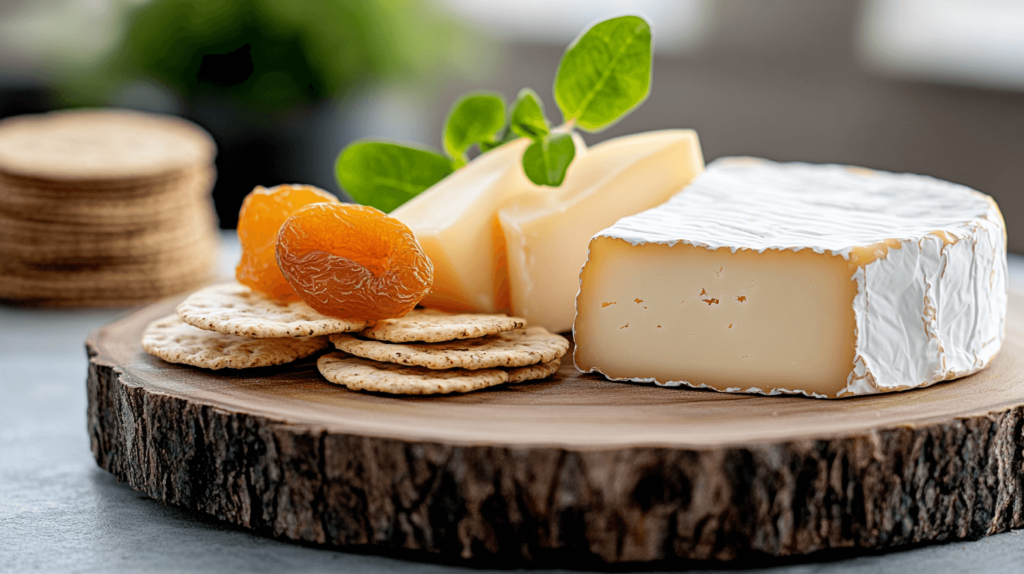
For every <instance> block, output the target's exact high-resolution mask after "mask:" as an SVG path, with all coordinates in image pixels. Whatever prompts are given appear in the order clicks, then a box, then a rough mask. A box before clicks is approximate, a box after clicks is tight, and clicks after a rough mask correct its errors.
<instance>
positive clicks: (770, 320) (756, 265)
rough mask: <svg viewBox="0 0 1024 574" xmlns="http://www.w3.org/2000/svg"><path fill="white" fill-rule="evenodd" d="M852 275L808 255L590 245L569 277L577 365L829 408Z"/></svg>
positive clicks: (848, 345)
mask: <svg viewBox="0 0 1024 574" xmlns="http://www.w3.org/2000/svg"><path fill="white" fill-rule="evenodd" d="M863 255H865V256H867V257H866V258H868V259H872V258H873V257H872V256H873V255H875V254H874V253H872V254H871V255H868V253H864V254H863ZM859 263H863V261H860V262H859ZM852 265H854V264H853V263H851V261H848V260H846V259H843V258H842V257H839V256H835V255H830V254H818V253H815V252H813V251H811V250H809V249H805V250H801V251H798V252H793V251H779V250H766V251H765V252H763V253H757V252H754V251H750V250H739V251H737V252H735V253H732V252H731V251H730V250H729V249H728V248H720V249H717V250H709V249H706V248H704V247H695V246H693V245H689V244H685V243H677V244H675V245H672V246H670V245H665V244H651V243H648V244H641V245H632V244H630V243H629V242H626V241H623V240H621V239H615V238H608V237H596V238H594V239H593V240H592V241H591V244H590V256H589V260H588V263H587V265H586V266H585V267H584V268H583V271H582V273H581V277H580V282H581V289H580V294H579V296H578V299H577V310H578V314H577V317H576V322H575V326H574V333H575V337H576V344H577V346H576V351H575V362H576V365H577V367H578V368H580V369H581V370H583V371H591V370H596V371H599V372H601V373H603V374H604V375H606V376H607V377H610V378H613V379H631V380H653V381H656V382H659V383H662V384H672V383H681V382H683V381H685V382H686V383H689V384H691V385H694V386H699V385H706V386H708V387H711V388H713V389H716V390H726V389H730V390H742V391H745V390H748V389H752V388H756V389H759V390H760V391H762V392H771V391H773V390H779V391H797V390H799V391H804V392H807V393H814V394H819V395H826V396H830V397H835V396H837V395H838V394H839V393H840V392H841V391H842V390H843V389H844V388H845V387H846V385H847V378H848V376H849V375H850V372H851V371H852V369H853V361H854V346H855V343H856V328H855V322H854V311H853V299H854V297H855V296H856V294H857V284H856V282H855V281H854V280H853V278H852V270H851V266H852Z"/></svg>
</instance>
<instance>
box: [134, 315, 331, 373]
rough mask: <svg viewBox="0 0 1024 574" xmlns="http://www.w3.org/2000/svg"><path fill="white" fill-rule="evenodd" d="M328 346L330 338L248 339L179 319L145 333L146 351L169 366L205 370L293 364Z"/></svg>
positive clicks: (152, 325)
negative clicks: (200, 327) (177, 365)
mask: <svg viewBox="0 0 1024 574" xmlns="http://www.w3.org/2000/svg"><path fill="white" fill-rule="evenodd" d="M327 346H328V343H327V339H326V337H308V338H293V337H289V338H285V339H247V338H245V337H236V336H234V335H225V334H223V333H215V332H213V331H203V330H202V329H196V328H195V327H192V326H190V325H186V324H185V323H184V322H182V320H181V319H179V318H178V316H177V315H168V316H166V317H164V318H162V319H157V320H156V321H153V322H152V323H150V324H149V326H148V327H146V330H145V331H143V333H142V348H143V349H145V350H146V352H147V353H149V354H150V355H153V356H156V357H160V358H161V359H163V360H165V361H167V362H169V363H182V364H185V365H192V366H193V367H202V368H204V369H249V368H253V367H269V366H272V365H283V364H285V363H291V362H292V361H297V360H299V359H302V358H304V357H308V356H310V355H312V354H313V353H315V352H317V351H319V350H321V349H324V348H326V347H327Z"/></svg>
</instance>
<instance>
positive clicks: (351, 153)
mask: <svg viewBox="0 0 1024 574" xmlns="http://www.w3.org/2000/svg"><path fill="white" fill-rule="evenodd" d="M334 169H335V175H337V177H338V183H339V184H341V187H343V188H344V189H345V191H347V192H348V194H349V195H351V196H352V199H354V200H356V201H357V202H358V203H361V204H363V205H369V206H372V207H376V208H377V209H379V210H381V211H383V212H384V213H388V212H390V211H392V210H393V209H395V208H396V207H398V206H399V205H402V204H403V203H405V202H406V201H409V200H410V199H412V198H414V197H416V196H417V195H418V194H419V193H420V192H421V191H423V190H424V189H427V188H428V187H430V186H432V185H434V184H435V183H437V182H439V181H441V180H442V179H444V178H445V177H447V176H448V174H450V173H451V172H452V164H451V161H449V160H448V158H446V157H444V156H443V155H441V154H439V153H436V152H433V151H430V150H425V149H419V148H413V147H406V146H403V145H398V144H393V143H386V142H357V143H354V144H351V145H349V146H348V147H346V148H345V149H344V151H342V152H341V154H340V155H338V161H337V163H336V164H335V166H334Z"/></svg>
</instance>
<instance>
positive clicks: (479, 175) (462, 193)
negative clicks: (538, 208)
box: [391, 139, 586, 313]
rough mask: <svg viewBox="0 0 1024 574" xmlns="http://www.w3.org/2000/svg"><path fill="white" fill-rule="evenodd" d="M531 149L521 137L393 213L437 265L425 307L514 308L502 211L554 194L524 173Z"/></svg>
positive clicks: (580, 147)
mask: <svg viewBox="0 0 1024 574" xmlns="http://www.w3.org/2000/svg"><path fill="white" fill-rule="evenodd" d="M529 145H530V140H527V139H520V140H516V141H512V142H509V143H507V144H505V145H503V146H501V147H500V148H498V149H495V150H492V151H490V152H488V153H486V154H483V155H481V156H479V157H477V158H476V159H474V160H473V161H471V162H469V164H467V165H466V166H465V167H463V168H462V169H459V170H458V171H456V172H455V173H453V174H451V175H450V176H448V177H447V178H445V179H444V180H442V181H441V182H439V183H438V184H437V185H435V186H433V187H431V188H430V189H428V190H426V191H424V192H423V193H421V194H420V195H418V196H417V197H415V198H413V199H412V200H410V201H409V202H407V203H405V204H404V205H402V206H401V207H399V208H398V209H396V210H394V211H393V212H391V216H392V217H395V218H397V219H398V220H399V221H401V222H402V223H404V224H406V225H408V226H409V229H411V230H412V231H413V233H415V234H416V239H418V240H419V242H420V245H421V246H422V247H423V251H424V252H425V253H426V254H427V257H429V258H430V260H431V261H432V262H433V263H434V287H433V289H432V291H431V293H430V295H428V296H427V297H426V298H425V299H424V300H423V301H422V304H423V305H425V306H427V307H432V308H437V309H442V310H445V311H477V312H481V313H494V312H498V311H507V310H508V309H509V307H510V302H509V296H508V274H507V272H506V271H505V262H504V261H505V240H504V238H503V237H502V235H501V229H500V228H499V227H498V222H497V211H498V209H499V208H500V207H501V206H503V205H506V204H507V203H508V202H509V201H511V200H513V199H515V198H517V197H519V196H521V195H527V194H536V193H542V194H543V193H547V192H549V191H550V188H541V187H540V186H537V185H534V184H533V183H531V182H530V180H528V179H527V178H526V175H525V174H524V173H523V168H522V165H521V158H522V156H523V151H524V150H525V149H526V147H527V146H529ZM576 146H577V149H576V154H577V157H579V156H582V155H585V154H586V147H585V145H584V143H583V141H582V140H580V139H577V142H576Z"/></svg>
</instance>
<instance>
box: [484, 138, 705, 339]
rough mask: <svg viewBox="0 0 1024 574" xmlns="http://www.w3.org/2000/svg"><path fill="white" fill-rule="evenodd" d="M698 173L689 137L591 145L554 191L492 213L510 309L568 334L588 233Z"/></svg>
mask: <svg viewBox="0 0 1024 574" xmlns="http://www.w3.org/2000/svg"><path fill="white" fill-rule="evenodd" d="M703 170H704V158H703V155H702V154H701V149H700V143H699V141H698V139H697V133H696V132H695V131H693V130H665V131H656V132H647V133H642V134H636V135H631V136H626V137H620V138H616V139H612V140H608V141H606V142H603V143H600V144H598V145H596V146H593V147H591V148H590V149H589V150H588V152H587V154H586V156H585V157H582V158H579V159H577V160H576V161H575V162H574V163H573V166H572V170H571V171H570V172H569V174H568V176H567V177H566V178H565V182H564V183H563V184H562V186H561V187H559V188H555V189H549V190H548V192H547V193H544V194H531V195H521V196H519V197H517V198H516V199H515V200H514V201H511V202H509V203H508V204H507V205H506V206H505V207H503V208H502V209H500V210H499V212H498V219H499V220H500V222H501V229H502V232H503V233H504V236H505V245H506V248H507V250H508V256H507V264H508V277H509V287H510V289H511V297H512V311H513V312H514V313H515V314H516V315H517V316H520V317H523V318H525V319H526V320H527V321H528V322H529V323H530V324H531V325H540V326H543V327H546V328H547V329H549V330H551V331H554V332H561V331H568V330H569V329H571V328H572V321H573V317H574V315H575V313H576V308H575V298H576V293H577V292H578V291H579V272H580V267H581V266H582V265H583V262H584V261H585V260H586V258H587V244H588V242H589V241H590V238H591V237H593V235H594V234H595V233H597V232H598V231H600V230H601V229H604V228H605V227H608V226H609V225H611V224H613V223H615V221H617V220H618V219H620V218H621V217H624V216H626V215H632V214H634V213H639V212H641V211H643V210H645V209H649V208H651V207H654V206H656V205H659V204H661V203H664V202H665V201H667V200H668V199H669V198H670V197H672V195H673V194H675V193H677V192H678V191H679V190H680V189H682V188H683V187H684V186H686V185H687V184H688V183H690V182H691V181H692V180H693V178H694V177H696V176H697V175H698V174H699V173H700V172H701V171H703Z"/></svg>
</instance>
